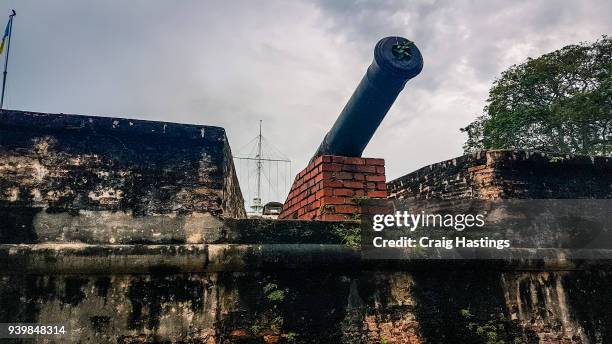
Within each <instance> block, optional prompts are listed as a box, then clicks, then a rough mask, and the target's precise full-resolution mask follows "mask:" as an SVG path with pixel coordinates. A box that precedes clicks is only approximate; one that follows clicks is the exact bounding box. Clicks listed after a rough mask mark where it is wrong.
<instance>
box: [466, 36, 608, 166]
mask: <svg viewBox="0 0 612 344" xmlns="http://www.w3.org/2000/svg"><path fill="white" fill-rule="evenodd" d="M461 131H462V132H465V133H467V135H468V139H467V141H466V143H465V145H464V146H463V148H464V150H465V151H466V152H473V151H477V150H480V149H533V150H540V151H544V152H551V153H563V154H565V153H573V154H590V155H608V156H609V155H611V154H612V39H610V38H608V37H606V36H603V37H602V38H601V39H599V40H597V41H595V42H594V43H590V44H587V43H580V44H575V45H568V46H566V47H564V48H562V49H559V50H556V51H553V52H552V53H548V54H545V55H542V56H540V57H538V58H535V59H531V58H529V59H527V61H526V62H524V63H522V64H520V65H513V66H511V67H510V68H508V69H507V70H506V71H505V72H503V73H502V74H501V76H500V78H499V79H497V80H496V81H495V82H494V83H493V86H492V87H491V89H490V91H489V98H488V99H487V103H486V106H485V108H484V113H483V114H482V115H481V116H479V117H478V118H476V120H475V121H474V122H472V123H470V124H469V125H468V126H466V127H465V128H462V129H461Z"/></svg>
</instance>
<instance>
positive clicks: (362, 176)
mask: <svg viewBox="0 0 612 344" xmlns="http://www.w3.org/2000/svg"><path fill="white" fill-rule="evenodd" d="M353 179H354V180H365V174H363V173H353Z"/></svg>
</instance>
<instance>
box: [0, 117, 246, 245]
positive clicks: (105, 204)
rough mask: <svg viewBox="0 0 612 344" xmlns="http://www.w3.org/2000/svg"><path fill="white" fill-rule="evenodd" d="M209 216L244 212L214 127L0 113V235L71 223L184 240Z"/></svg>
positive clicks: (51, 234)
mask: <svg viewBox="0 0 612 344" xmlns="http://www.w3.org/2000/svg"><path fill="white" fill-rule="evenodd" d="M210 216H225V217H244V216H245V211H244V202H243V200H242V195H241V192H240V188H239V186H238V182H237V179H236V175H235V171H234V166H233V161H232V158H231V151H230V148H229V144H228V141H227V137H226V136H225V131H224V130H223V129H222V128H218V127H210V126H194V125H184V124H175V123H164V122H150V121H139V120H131V119H121V118H106V117H87V116H77V115H63V114H42V113H30V112H20V111H7V110H3V111H0V218H3V219H4V221H3V222H2V223H0V242H35V241H37V240H38V236H48V237H46V238H45V239H46V240H53V238H56V237H61V236H63V235H67V236H69V237H70V236H79V235H80V234H79V232H78V230H79V229H80V228H84V229H86V230H87V231H90V232H91V233H92V235H100V236H113V233H116V232H117V233H119V234H118V235H117V236H116V237H115V240H117V241H125V240H126V239H124V238H121V236H122V235H128V236H131V237H132V240H133V241H137V240H138V237H141V236H142V235H140V234H139V233H141V232H143V231H144V232H147V231H148V232H155V233H158V234H159V235H160V236H162V237H164V238H168V237H173V238H174V236H175V235H173V234H172V233H173V232H174V231H179V232H181V233H184V234H180V235H179V236H182V239H181V240H187V241H188V238H187V237H189V235H191V234H190V233H193V231H194V221H195V222H196V223H199V221H201V218H208V217H210ZM94 232H96V233H97V234H96V233H94ZM121 233H123V234H121Z"/></svg>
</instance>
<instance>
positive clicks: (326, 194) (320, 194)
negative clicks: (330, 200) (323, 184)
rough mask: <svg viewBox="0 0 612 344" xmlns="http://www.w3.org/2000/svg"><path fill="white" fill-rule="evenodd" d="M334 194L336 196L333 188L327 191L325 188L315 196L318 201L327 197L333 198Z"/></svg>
mask: <svg viewBox="0 0 612 344" xmlns="http://www.w3.org/2000/svg"><path fill="white" fill-rule="evenodd" d="M333 194H334V190H333V189H331V188H329V189H325V188H324V189H321V190H319V191H317V193H316V194H315V195H316V198H317V199H322V198H323V197H325V196H332V195H333Z"/></svg>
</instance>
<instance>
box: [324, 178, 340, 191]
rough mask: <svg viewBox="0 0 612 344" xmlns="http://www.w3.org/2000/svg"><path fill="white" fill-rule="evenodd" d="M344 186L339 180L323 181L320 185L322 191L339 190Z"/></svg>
mask: <svg viewBox="0 0 612 344" xmlns="http://www.w3.org/2000/svg"><path fill="white" fill-rule="evenodd" d="M343 186H344V183H343V182H341V181H339V180H324V181H323V182H322V184H321V187H322V188H323V189H326V188H341V187H343Z"/></svg>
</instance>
